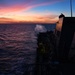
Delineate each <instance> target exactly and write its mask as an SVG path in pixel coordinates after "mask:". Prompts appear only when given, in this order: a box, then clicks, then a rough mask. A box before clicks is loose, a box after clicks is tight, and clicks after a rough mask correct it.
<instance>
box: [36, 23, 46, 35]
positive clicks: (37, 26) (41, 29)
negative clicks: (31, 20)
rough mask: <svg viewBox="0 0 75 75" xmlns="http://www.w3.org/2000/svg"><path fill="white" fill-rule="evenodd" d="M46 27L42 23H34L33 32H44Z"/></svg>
mask: <svg viewBox="0 0 75 75" xmlns="http://www.w3.org/2000/svg"><path fill="white" fill-rule="evenodd" d="M46 31H47V29H46V28H45V27H44V26H43V25H38V24H37V25H36V27H35V32H36V33H37V34H38V33H39V32H46Z"/></svg>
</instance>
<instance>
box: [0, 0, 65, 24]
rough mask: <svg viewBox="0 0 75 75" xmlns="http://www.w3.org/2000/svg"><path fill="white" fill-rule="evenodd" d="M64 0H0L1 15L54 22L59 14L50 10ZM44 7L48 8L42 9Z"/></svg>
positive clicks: (25, 19) (16, 19)
mask: <svg viewBox="0 0 75 75" xmlns="http://www.w3.org/2000/svg"><path fill="white" fill-rule="evenodd" d="M63 1H65V0H0V17H1V18H2V17H4V18H12V19H14V20H15V21H18V22H24V21H25V22H26V21H27V22H29V21H30V22H41V23H53V22H56V21H57V20H58V18H57V16H58V15H57V13H56V14H55V12H53V11H50V7H51V6H52V5H55V4H57V3H60V2H63ZM40 7H41V8H40ZM44 7H45V8H46V9H45V10H41V9H43V8H44ZM34 8H35V9H36V10H37V12H35V9H34ZM29 10H30V11H29ZM46 10H48V12H47V11H46ZM52 10H53V9H52ZM28 11H29V12H28ZM38 11H40V12H38ZM54 11H55V9H54ZM5 20H6V19H5ZM3 21H4V19H3ZM11 22H12V20H11Z"/></svg>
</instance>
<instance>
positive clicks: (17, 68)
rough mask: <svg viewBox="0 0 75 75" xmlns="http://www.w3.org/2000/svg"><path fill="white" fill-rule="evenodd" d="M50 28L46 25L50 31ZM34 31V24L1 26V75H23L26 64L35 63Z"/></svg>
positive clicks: (35, 41) (35, 45)
mask: <svg viewBox="0 0 75 75" xmlns="http://www.w3.org/2000/svg"><path fill="white" fill-rule="evenodd" d="M50 27H51V28H54V27H52V26H50ZM50 27H49V26H48V25H46V28H47V29H48V30H49V29H50ZM34 29H35V25H32V24H31V25H22V24H21V25H0V75H23V73H24V72H25V70H26V68H27V66H26V65H25V64H34V63H35V58H36V47H37V44H36V43H37V40H36V39H37V38H36V36H35V31H34ZM33 67H34V66H32V68H33Z"/></svg>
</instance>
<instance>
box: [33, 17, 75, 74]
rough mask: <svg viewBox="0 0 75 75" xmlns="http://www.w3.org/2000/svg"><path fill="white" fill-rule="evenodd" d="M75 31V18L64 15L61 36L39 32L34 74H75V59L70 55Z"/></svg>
mask: <svg viewBox="0 0 75 75" xmlns="http://www.w3.org/2000/svg"><path fill="white" fill-rule="evenodd" d="M56 31H58V30H56ZM74 32H75V18H71V17H64V20H63V26H62V30H61V31H60V32H59V33H60V35H59V36H57V35H56V34H54V33H53V32H52V31H50V32H46V33H39V35H38V39H37V41H38V43H37V44H38V48H37V58H36V67H35V74H34V75H75V60H74V59H71V57H70V56H69V54H70V53H69V52H70V50H71V44H72V40H73V36H74ZM58 38H59V39H58ZM58 40H59V41H58ZM74 50H75V49H74ZM70 55H71V54H70Z"/></svg>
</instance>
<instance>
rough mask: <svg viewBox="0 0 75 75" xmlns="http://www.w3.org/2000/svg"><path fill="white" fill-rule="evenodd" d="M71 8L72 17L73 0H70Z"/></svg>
mask: <svg viewBox="0 0 75 75" xmlns="http://www.w3.org/2000/svg"><path fill="white" fill-rule="evenodd" d="M70 9H71V17H72V0H70Z"/></svg>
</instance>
